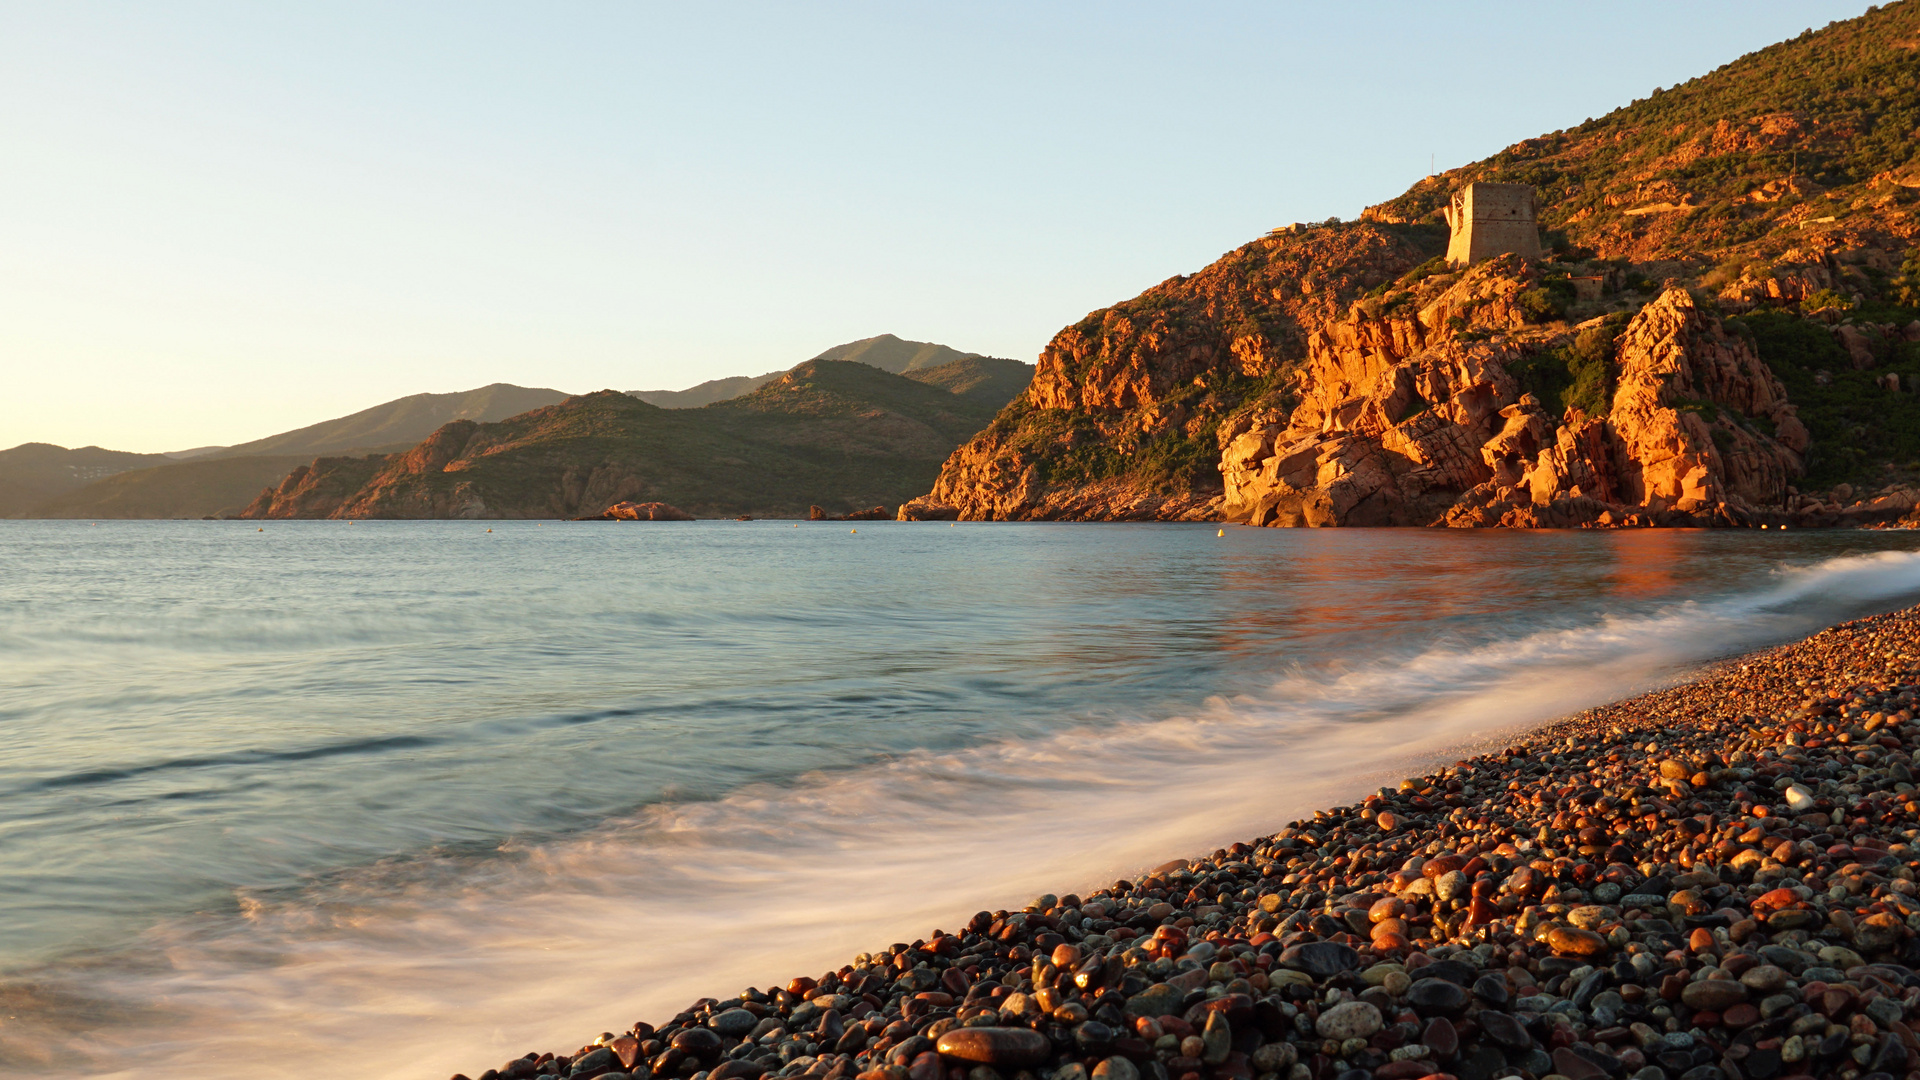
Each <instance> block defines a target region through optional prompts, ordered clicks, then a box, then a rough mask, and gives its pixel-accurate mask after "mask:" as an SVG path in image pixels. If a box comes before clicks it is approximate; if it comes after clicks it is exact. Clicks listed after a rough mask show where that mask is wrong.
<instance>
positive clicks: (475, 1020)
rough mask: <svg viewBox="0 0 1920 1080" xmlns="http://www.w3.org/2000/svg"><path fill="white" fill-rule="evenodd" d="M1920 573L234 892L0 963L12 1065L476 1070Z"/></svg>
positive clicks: (1237, 814)
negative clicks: (115, 935) (58, 954)
mask: <svg viewBox="0 0 1920 1080" xmlns="http://www.w3.org/2000/svg"><path fill="white" fill-rule="evenodd" d="M1916 595H1920V555H1915V554H1905V553H1890V552H1889V553H1880V554H1876V555H1864V556H1849V557H1845V558H1839V559H1833V560H1830V561H1827V562H1824V563H1821V564H1818V565H1816V566H1812V567H1807V568H1802V569H1783V570H1781V571H1778V572H1777V573H1776V574H1775V576H1774V579H1773V580H1772V581H1771V582H1769V583H1768V585H1767V587H1766V588H1763V589H1760V590H1757V591H1753V592H1749V593H1745V594H1742V595H1737V596H1732V597H1728V598H1724V599H1720V600H1716V601H1710V602H1692V603H1680V604H1674V605H1671V606H1668V607H1665V608H1663V609H1661V610H1659V611H1657V612H1654V613H1652V614H1646V615H1639V616H1632V617H1600V618H1597V619H1594V620H1592V621H1589V622H1587V623H1585V624H1583V625H1577V626H1563V627H1560V628H1556V629H1551V630H1536V631H1533V632H1527V633H1519V634H1515V635H1514V636H1512V637H1510V638H1508V639H1506V640H1498V641H1494V642H1490V643H1483V644H1478V645H1474V646H1460V645H1454V646H1442V647H1435V648H1429V649H1427V650H1426V651H1423V652H1420V653H1417V654H1415V655H1411V656H1406V657H1402V658H1398V659H1395V660H1379V661H1377V662H1372V663H1368V664H1365V665H1360V666H1356V667H1354V668H1352V669H1351V670H1347V671H1326V670H1321V671H1297V672H1293V673H1288V674H1284V675H1278V676H1276V678H1275V680H1274V681H1273V684H1272V686H1271V689H1270V690H1268V691H1266V692H1263V693H1261V694H1258V695H1241V696H1236V697H1232V698H1224V697H1223V698H1216V699H1214V700H1212V701H1210V702H1208V703H1207V705H1206V706H1205V707H1204V708H1202V709H1198V710H1194V711H1192V712H1191V713H1190V714H1189V715H1186V716H1182V717H1178V718H1174V719H1162V720H1153V721H1147V720H1141V721H1137V722H1120V721H1109V722H1102V723H1098V724H1087V725H1085V726H1081V727H1077V728H1073V729H1071V730H1066V731H1062V732H1057V733H1054V734H1051V735H1046V736H1043V737H1032V738H1020V739H1007V740H1004V741H1000V742H995V743H991V744H987V745H980V746H975V747H971V748H968V749H964V750H956V751H930V750H928V751H915V752H911V753H904V754H900V755H897V756H894V757H892V758H889V759H886V760H883V761H881V762H879V763H877V764H873V765H869V766H863V767H860V768H855V769H848V770H844V771H837V772H815V773H809V774H806V775H803V776H801V777H799V778H798V779H796V780H792V781H787V782H782V783H777V784H775V783H766V784H756V785H751V786H747V787H743V788H740V789H738V790H736V791H733V792H732V793H730V794H728V795H726V796H725V797H723V798H719V799H716V800H712V801H706V802H691V803H674V804H659V805H654V806H650V807H647V808H645V809H643V810H640V811H638V812H636V813H634V814H631V815H629V816H626V817H624V818H621V819H619V820H616V821H610V822H607V823H605V824H604V825H601V826H599V827H596V828H594V829H593V830H591V831H589V832H587V833H584V834H581V835H576V836H573V837H570V838H566V839H560V840H552V841H547V842H539V843H519V842H515V843H508V844H505V845H502V846H500V847H499V848H498V849H497V850H492V851H489V852H486V853H483V854H475V853H472V852H453V851H448V852H440V853H430V854H427V855H422V856H418V857H414V858H408V859H396V860H391V861H388V862H385V863H381V864H379V865H375V866H370V867H362V868H359V869H356V870H353V871H350V872H342V873H338V874H335V875H332V876H330V877H328V878H326V879H324V880H318V881H315V882H312V883H310V884H308V885H306V886H304V887H302V888H298V889H286V890H277V891H271V892H258V893H242V894H240V895H238V896H237V897H236V906H237V913H236V912H235V911H223V912H210V913H206V914H203V915H199V916H195V917H193V918H187V919H175V920H170V921H168V922H165V923H163V924H162V925H159V926H156V927H154V928H153V929H152V930H151V931H150V932H149V933H147V934H146V935H145V937H144V938H143V939H142V941H141V942H140V944H139V946H138V947H137V948H135V949H132V950H124V951H117V952H114V953H111V954H105V955H98V956H90V957H83V958H79V959H75V960H72V961H69V962H66V963H63V964H61V965H58V966H55V967H49V968H46V969H43V970H41V971H38V972H34V973H32V975H31V977H29V978H23V979H21V980H17V981H16V982H15V983H14V984H12V985H11V986H9V987H6V988H4V990H3V991H0V1004H4V1005H5V1006H6V1012H7V1013H8V1014H9V1015H11V1016H12V1017H14V1019H12V1020H10V1021H9V1026H8V1027H6V1028H5V1029H0V1067H4V1068H7V1069H11V1070H18V1071H21V1072H37V1071H40V1070H42V1069H43V1068H45V1067H47V1066H49V1065H51V1064H53V1063H60V1064H61V1065H62V1066H63V1067H64V1068H65V1069H67V1070H69V1071H71V1070H74V1069H76V1068H82V1067H84V1071H86V1072H88V1073H89V1074H97V1075H102V1076H128V1077H132V1076H134V1075H137V1074H142V1073H152V1072H154V1071H156V1070H158V1071H160V1072H163V1073H166V1074H176V1073H185V1072H187V1071H188V1070H191V1071H192V1072H194V1073H196V1074H198V1075H203V1076H209V1077H220V1076H226V1075H233V1076H239V1075H242V1074H254V1073H257V1072H258V1071H259V1070H260V1068H261V1065H262V1063H263V1062H269V1061H270V1062H272V1063H273V1064H272V1067H271V1071H273V1072H275V1073H278V1074H284V1075H290V1076H300V1075H314V1076H320V1075H333V1074H341V1073H347V1072H351V1073H352V1074H354V1075H359V1076H366V1077H389V1076H391V1077H400V1076H417V1075H421V1074H425V1073H433V1072H436V1071H437V1072H442V1073H444V1072H450V1071H453V1070H455V1069H459V1070H464V1071H467V1072H469V1073H477V1072H478V1071H479V1070H481V1069H484V1068H486V1067H488V1066H491V1065H497V1064H499V1063H500V1062H501V1061H504V1060H506V1059H508V1058H510V1057H514V1056H517V1055H519V1054H521V1053H523V1052H525V1051H527V1050H529V1049H535V1048H539V1049H571V1048H572V1047H573V1046H575V1045H577V1044H578V1043H579V1042H580V1041H581V1040H584V1039H587V1038H591V1037H592V1036H593V1035H595V1034H597V1033H599V1032H600V1031H602V1030H619V1029H622V1028H624V1027H626V1026H627V1025H629V1024H631V1023H632V1022H633V1021H634V1020H636V1019H649V1020H656V1021H657V1020H659V1019H661V1018H663V1017H664V1016H667V1015H670V1014H671V1013H672V1012H674V1011H677V1010H678V1009H679V1008H681V1007H684V1006H685V1005H686V1004H687V1003H688V1002H689V1001H691V1000H693V999H695V998H697V997H701V996H708V995H712V996H725V995H728V994H731V993H733V992H736V991H738V990H739V989H740V988H742V987H743V986H746V985H748V984H755V985H764V984H767V983H769V982H772V981H779V982H784V981H785V980H786V979H787V978H789V977H791V976H792V975H795V974H800V973H814V974H817V973H818V972H819V971H821V970H824V969H826V968H828V967H833V966H838V965H839V964H840V963H843V962H845V960H846V959H848V958H849V957H850V956H851V954H853V953H856V952H860V951H866V950H871V949H876V948H879V947H883V946H885V945H887V944H889V943H891V942H895V941H909V940H912V939H914V938H916V937H922V936H926V935H927V933H928V931H930V930H932V929H934V928H936V927H939V928H946V929H955V928H957V927H958V926H959V925H960V924H962V923H964V922H965V920H966V919H967V918H968V917H969V916H970V915H971V914H972V913H973V912H974V911H975V910H979V909H982V908H1001V907H1011V906H1014V905H1017V904H1019V903H1021V902H1023V901H1025V900H1026V899H1027V897H1028V896H1029V895H1031V894H1032V893H1034V892H1037V891H1040V890H1043V889H1044V890H1049V891H1063V890H1069V889H1090V888H1097V887H1099V886H1100V885H1101V884H1102V883H1104V882H1106V881H1108V880H1111V879H1112V878H1113V877H1115V876H1120V875H1124V874H1128V873H1131V872H1133V871H1135V870H1137V869H1139V868H1141V867H1144V866H1150V865H1154V864H1157V863H1160V862H1162V861H1164V860H1165V859H1167V858H1168V857H1170V856H1173V855H1179V854H1193V853H1196V852H1200V851H1206V850H1211V849H1213V848H1215V847H1216V846H1218V845H1221V844H1224V843H1227V842H1231V841H1233V840H1237V839H1248V838H1250V837H1252V836H1255V835H1258V834H1262V833H1266V832H1271V831H1272V830H1274V829H1275V828H1277V827H1279V826H1280V825H1282V824H1284V823H1285V822H1286V820H1287V819H1288V818H1289V817H1292V816H1299V815H1302V814H1305V813H1307V812H1309V811H1311V810H1313V809H1316V808H1320V807H1325V806H1329V805H1334V804H1337V803H1340V802H1345V801H1350V800H1351V799H1353V798H1354V797H1356V796H1358V795H1360V794H1362V793H1363V792H1365V791H1366V790H1369V789H1371V788H1372V787H1374V786H1376V785H1377V784H1379V783H1381V782H1383V781H1388V780H1393V779H1397V778H1398V776H1400V775H1402V774H1404V773H1406V772H1409V771H1417V770H1419V769H1421V768H1422V767H1424V766H1426V765H1428V764H1430V763H1432V762H1433V761H1434V760H1435V759H1436V757H1437V756H1438V755H1441V754H1449V755H1454V754H1457V753H1459V752H1460V751H1461V750H1462V749H1463V748H1470V747H1475V746H1479V745H1484V744H1489V743H1494V742H1498V741H1501V740H1503V739H1505V738H1507V737H1509V736H1511V735H1512V734H1513V733H1515V732H1516V731H1518V730H1521V729H1525V728H1528V727H1531V726H1534V725H1537V724H1539V723H1541V722H1543V721H1546V720H1550V719H1553V718H1555V717H1559V716H1563V715H1566V714H1568V713H1571V712H1575V711H1578V710H1580V709H1582V708H1586V707H1590V706H1593V705H1596V704H1600V703H1603V702H1606V701H1610V700H1615V699H1618V698H1621V697H1625V696H1628V695H1630V694H1632V693H1635V692H1638V691H1642V690H1645V689H1650V688H1653V687H1655V686H1659V685H1663V684H1666V683H1669V682H1671V681H1673V680H1674V679H1676V678H1679V677H1681V676H1682V675H1683V674H1684V673H1686V672H1687V671H1689V670H1691V669H1694V668H1697V667H1698V665H1700V664H1701V663H1703V662H1706V661H1710V660H1714V659H1716V658H1722V657H1726V656H1730V655H1734V654H1737V653H1740V652H1744V651H1748V650H1751V649H1753V648H1755V647H1758V646H1761V645H1764V644H1768V643H1771V642H1778V641H1782V640H1787V639H1789V638H1792V637H1796V636H1799V635H1801V634H1804V633H1806V632H1808V631H1811V630H1813V629H1816V628H1817V627H1819V626H1823V625H1826V624H1828V623H1830V622H1833V621H1837V620H1839V619H1843V618H1847V617H1852V616H1854V615H1857V614H1863V613H1865V612H1867V611H1871V610H1884V609H1886V608H1888V607H1890V606H1893V605H1894V604H1895V603H1897V602H1899V601H1901V600H1906V599H1910V598H1913V597H1915V596H1916ZM81 1063H84V1066H82V1064H81Z"/></svg>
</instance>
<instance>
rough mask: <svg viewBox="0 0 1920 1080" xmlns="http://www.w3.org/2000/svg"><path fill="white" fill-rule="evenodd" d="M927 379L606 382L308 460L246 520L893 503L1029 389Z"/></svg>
mask: <svg viewBox="0 0 1920 1080" xmlns="http://www.w3.org/2000/svg"><path fill="white" fill-rule="evenodd" d="M916 374H919V375H921V376H922V379H920V380H917V379H913V378H907V377H903V376H900V375H895V374H892V373H890V372H885V371H881V370H879V369H877V368H874V367H871V366H868V365H866V364H862V363H855V362H850V361H835V360H810V361H808V362H806V363H804V364H801V365H800V366H798V367H796V368H794V369H793V370H792V371H790V372H787V373H786V374H785V375H782V376H780V377H779V378H777V379H774V380H772V381H771V382H769V383H767V384H765V385H763V386H761V387H760V388H758V389H757V390H755V391H753V392H752V393H749V394H746V395H743V396H741V397H738V398H734V399H732V400H729V401H723V402H718V403H715V404H712V405H707V406H705V407H703V408H699V409H662V408H659V407H657V406H654V405H650V404H648V403H646V402H644V401H640V400H637V399H636V398H634V397H633V396H631V395H628V394H622V393H617V392H614V391H611V390H605V391H601V392H599V393H595V394H586V395H582V396H580V397H573V398H568V399H566V400H565V401H562V402H560V403H559V404H557V405H550V406H547V407H545V408H541V409H535V410H533V411H531V412H527V413H524V414H521V415H519V416H515V417H511V418H509V419H507V420H504V421H499V422H493V423H476V422H473V421H469V420H461V421H456V422H454V423H451V424H448V425H446V426H444V427H442V428H441V429H439V430H438V431H436V432H434V433H433V435H432V436H430V437H429V438H428V439H426V440H425V441H424V442H422V443H420V444H419V445H418V446H415V447H413V448H412V449H410V450H408V451H406V452H404V453H398V454H392V455H374V456H368V457H358V458H320V459H318V460H316V461H314V462H312V463H311V464H310V465H304V466H301V467H300V468H298V469H295V470H294V471H293V472H292V474H291V475H289V476H288V477H287V478H286V480H285V481H284V482H282V483H281V484H279V485H278V486H277V487H275V488H269V489H268V490H266V491H264V492H261V493H260V495H259V497H258V498H257V499H255V500H254V502H253V504H252V505H251V506H250V507H248V509H247V511H246V516H249V517H259V518H265V517H274V518H287V517H337V518H338V517H387V518H407V517H487V518H493V517H500V518H535V517H578V516H583V515H591V514H597V513H599V512H600V511H602V510H604V509H605V508H606V507H607V506H609V505H611V504H613V503H616V502H621V501H628V500H630V501H634V502H665V503H671V504H673V505H675V506H678V507H681V508H683V509H686V510H688V511H690V512H692V513H694V514H696V515H699V516H703V517H712V516H725V517H731V516H735V515H739V514H752V515H755V516H784V517H804V516H805V515H806V513H807V510H808V508H809V506H812V505H819V506H822V507H825V508H827V509H828V510H829V511H831V512H836V513H844V512H847V511H850V510H856V509H865V508H868V507H872V506H875V505H886V506H893V505H895V504H898V503H899V502H900V501H902V500H904V499H906V498H908V497H910V496H912V495H913V494H915V493H917V492H920V491H924V490H926V488H927V486H928V485H929V484H931V483H932V481H933V478H934V476H935V475H936V474H937V473H938V472H939V468H940V462H941V461H942V460H943V459H944V458H945V457H946V456H947V455H948V454H949V453H950V452H951V451H952V450H953V448H954V447H956V446H958V445H959V444H960V443H961V442H963V441H964V440H966V439H967V438H968V437H970V436H971V435H973V434H974V433H975V432H977V431H979V430H980V428H981V427H983V426H984V425H985V424H986V423H987V421H988V420H989V419H990V418H991V417H992V416H993V414H994V412H995V411H996V410H998V409H999V408H1000V407H1001V406H1002V405H1004V404H1005V403H1006V400H1007V396H1009V395H1010V394H1011V393H1017V392H1018V389H1019V388H1017V387H1016V388H1012V389H1011V390H1008V391H1005V392H1002V393H1000V394H999V395H998V396H995V395H994V394H991V393H969V392H966V390H969V389H970V390H973V391H984V390H985V388H986V387H987V386H988V385H999V386H1001V387H1003V388H1004V387H1005V386H1006V379H1005V373H1004V372H994V371H992V370H988V371H987V374H989V375H992V374H998V375H999V376H1000V378H1001V382H1000V383H998V384H992V383H991V380H988V381H986V382H982V381H980V378H979V377H980V375H981V374H982V369H981V368H980V367H979V366H978V365H972V364H970V362H969V366H968V367H966V368H965V369H960V368H956V369H954V370H950V371H942V370H940V369H939V368H933V369H927V370H924V371H922V372H917V373H916ZM922 380H924V381H922ZM943 381H944V382H951V383H953V384H954V385H956V386H961V387H963V392H961V393H954V392H950V391H949V390H946V389H944V388H942V386H941V385H938V384H939V383H941V382H943Z"/></svg>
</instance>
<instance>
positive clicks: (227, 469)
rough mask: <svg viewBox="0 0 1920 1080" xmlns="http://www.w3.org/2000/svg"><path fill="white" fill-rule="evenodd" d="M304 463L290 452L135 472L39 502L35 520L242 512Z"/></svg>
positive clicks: (181, 463) (176, 463)
mask: <svg viewBox="0 0 1920 1080" xmlns="http://www.w3.org/2000/svg"><path fill="white" fill-rule="evenodd" d="M304 460H306V459H305V458H302V457H294V456H289V455H286V454H255V455H249V456H246V457H211V458H196V459H192V460H188V461H173V462H168V463H167V464H165V465H157V466H153V467H151V468H145V469H135V470H132V471H129V472H123V473H117V474H115V475H113V476H109V477H106V478H105V479H102V480H96V481H94V482H93V483H91V484H88V485H87V486H85V487H82V488H78V489H75V490H73V491H68V492H66V493H64V494H61V495H58V496H55V497H54V498H51V499H46V500H43V501H41V502H38V503H36V504H35V505H34V506H33V507H31V508H30V510H28V511H27V512H25V513H23V514H22V515H20V516H23V517H36V518H199V517H228V516H232V515H234V514H237V513H239V512H240V511H241V510H242V509H243V508H245V507H246V505H247V501H248V500H249V499H251V498H253V496H254V495H255V494H256V493H258V492H259V490H260V486H261V485H262V484H277V483H279V482H280V480H281V478H282V477H284V476H286V475H287V473H289V472H291V471H292V470H293V468H294V466H296V465H299V464H300V463H301V462H302V461H304Z"/></svg>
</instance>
